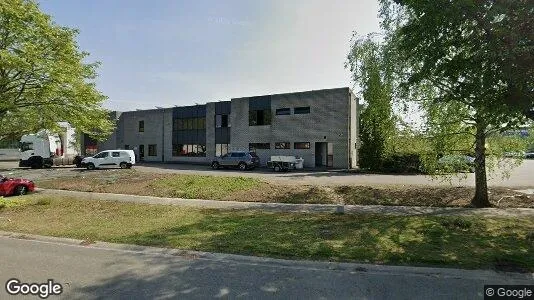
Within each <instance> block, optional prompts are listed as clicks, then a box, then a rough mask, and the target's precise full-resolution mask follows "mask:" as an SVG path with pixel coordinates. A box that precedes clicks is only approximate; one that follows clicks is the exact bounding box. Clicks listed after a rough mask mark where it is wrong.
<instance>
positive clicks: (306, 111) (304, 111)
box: [295, 106, 310, 115]
mask: <svg viewBox="0 0 534 300" xmlns="http://www.w3.org/2000/svg"><path fill="white" fill-rule="evenodd" d="M309 113H310V107H309V106H306V107H295V115H302V114H309Z"/></svg>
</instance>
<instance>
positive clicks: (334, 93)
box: [231, 88, 355, 168]
mask: <svg viewBox="0 0 534 300" xmlns="http://www.w3.org/2000/svg"><path fill="white" fill-rule="evenodd" d="M349 92H350V91H349V89H348V88H342V89H332V90H320V91H309V92H301V93H290V94H279V95H272V96H271V110H272V122H271V125H264V126H249V120H248V112H249V99H250V98H248V97H247V98H236V99H232V116H231V120H232V144H231V147H232V149H234V150H248V146H249V143H271V149H269V150H266V149H258V150H257V151H256V153H257V154H258V156H259V157H260V159H261V161H262V163H265V162H267V161H268V160H269V159H270V156H272V155H295V156H300V157H302V158H304V166H305V167H315V142H325V143H333V156H334V161H333V167H334V168H348V167H350V165H351V164H350V162H349V157H350V154H349V149H348V148H349V130H350V127H349V122H350V117H351V113H352V111H351V109H350V100H351V98H350V95H349ZM303 106H309V107H310V113H309V114H297V115H295V114H294V108H295V107H303ZM277 108H290V109H291V114H290V115H280V116H277V115H276V113H275V112H276V109H277ZM354 113H355V112H354ZM276 142H290V143H291V149H275V143H276ZM295 142H309V143H310V149H294V143H295ZM323 162H324V164H326V151H325V156H324V160H323Z"/></svg>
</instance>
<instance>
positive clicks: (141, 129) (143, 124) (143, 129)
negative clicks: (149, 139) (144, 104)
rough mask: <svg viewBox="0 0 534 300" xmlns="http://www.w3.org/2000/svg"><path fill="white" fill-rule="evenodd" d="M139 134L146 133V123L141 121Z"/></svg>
mask: <svg viewBox="0 0 534 300" xmlns="http://www.w3.org/2000/svg"><path fill="white" fill-rule="evenodd" d="M139 132H145V121H139Z"/></svg>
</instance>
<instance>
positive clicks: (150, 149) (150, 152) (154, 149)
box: [148, 144, 158, 156]
mask: <svg viewBox="0 0 534 300" xmlns="http://www.w3.org/2000/svg"><path fill="white" fill-rule="evenodd" d="M157 155H158V149H157V147H156V145H155V144H152V145H148V156H157Z"/></svg>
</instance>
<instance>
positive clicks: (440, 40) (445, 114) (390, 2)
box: [381, 0, 534, 206]
mask: <svg viewBox="0 0 534 300" xmlns="http://www.w3.org/2000/svg"><path fill="white" fill-rule="evenodd" d="M381 16H382V17H383V22H382V27H383V28H384V30H385V33H386V41H387V45H388V46H389V51H387V53H388V56H387V57H388V59H389V60H390V64H391V65H392V66H394V69H395V72H394V73H395V74H397V78H396V79H397V82H398V83H399V87H400V89H399V90H400V91H402V93H401V96H400V97H401V98H403V99H409V100H410V101H411V100H415V101H419V102H420V103H421V106H422V107H423V108H425V109H426V110H427V112H428V117H429V122H430V126H429V128H430V129H431V130H434V132H433V133H432V134H433V135H434V136H435V137H437V139H436V143H441V144H443V145H445V144H449V145H451V144H452V145H454V144H458V143H460V144H465V141H467V140H469V136H471V139H472V140H473V141H474V146H475V147H474V148H475V149H474V150H475V151H474V152H475V170H476V171H475V177H476V180H475V181H476V194H475V198H474V199H473V205H475V206H487V205H489V202H488V200H487V180H486V146H487V145H486V140H487V138H488V137H491V136H492V134H494V133H498V132H504V131H506V130H509V129H513V128H517V127H518V126H519V125H521V124H524V123H525V122H526V116H527V115H528V112H529V111H530V110H531V109H532V108H533V107H534V98H533V93H534V85H533V78H534V77H533V75H534V74H533V72H534V55H533V54H534V44H533V35H534V23H533V22H534V3H533V2H532V1H531V0H515V1H507V0H458V1H449V0H381ZM452 135H457V136H458V137H459V138H457V139H454V138H452ZM460 137H461V138H460ZM466 137H467V138H466ZM455 140H456V141H455Z"/></svg>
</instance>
